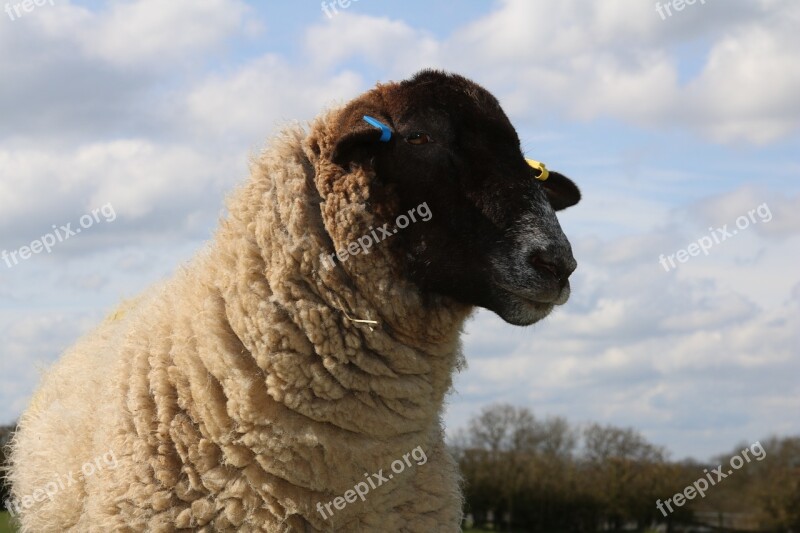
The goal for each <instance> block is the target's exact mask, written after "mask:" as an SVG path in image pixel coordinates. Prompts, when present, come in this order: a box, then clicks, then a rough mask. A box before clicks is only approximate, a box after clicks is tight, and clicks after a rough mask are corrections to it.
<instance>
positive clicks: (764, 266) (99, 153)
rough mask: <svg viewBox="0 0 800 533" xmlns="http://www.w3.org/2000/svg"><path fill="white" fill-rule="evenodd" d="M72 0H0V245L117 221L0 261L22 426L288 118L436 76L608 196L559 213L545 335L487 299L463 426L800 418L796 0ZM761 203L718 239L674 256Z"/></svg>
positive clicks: (696, 441) (677, 443)
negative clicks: (554, 291)
mask: <svg viewBox="0 0 800 533" xmlns="http://www.w3.org/2000/svg"><path fill="white" fill-rule="evenodd" d="M663 3H664V2H662V4H663ZM53 4H54V5H50V4H45V5H43V6H40V7H37V8H35V10H33V11H32V12H29V13H24V15H23V16H21V17H18V18H16V19H15V20H11V18H10V17H9V16H7V15H6V14H5V13H0V79H2V80H3V83H2V84H0V117H2V118H0V251H2V250H6V251H15V250H18V249H19V248H20V247H22V246H24V245H26V244H30V242H31V241H33V240H35V239H37V238H39V237H40V236H42V235H43V234H45V233H47V232H49V231H51V227H52V226H53V225H56V226H60V225H62V224H66V223H69V222H71V223H72V224H73V227H74V226H76V225H77V223H78V222H77V221H79V219H80V217H81V216H82V215H84V214H86V213H90V212H91V210H92V209H97V208H100V207H101V206H103V205H107V204H111V205H112V206H113V208H114V213H115V216H114V217H113V220H110V217H109V220H106V219H105V218H102V217H101V218H100V219H99V220H96V221H95V223H94V224H93V225H92V226H91V227H90V228H86V230H85V231H84V232H83V233H81V234H80V235H76V236H74V237H73V238H70V239H69V240H67V241H65V242H63V243H59V244H58V245H56V246H55V247H54V248H53V250H52V252H51V253H40V254H37V255H34V256H33V257H31V258H30V259H27V260H24V261H22V262H20V263H19V264H17V265H14V266H13V267H12V268H8V267H7V265H6V264H4V263H3V262H0V334H2V338H3V341H4V342H3V343H2V347H0V357H1V359H0V361H2V362H1V363H0V364H1V365H2V367H0V422H10V421H12V420H13V419H15V418H16V417H17V416H19V414H20V413H21V411H22V410H23V409H24V406H25V404H26V402H27V400H28V398H29V396H30V394H31V392H32V391H33V389H34V387H35V383H36V380H37V379H38V377H37V376H38V372H39V371H40V370H39V369H41V368H43V367H46V365H47V364H48V363H50V362H52V361H53V360H55V359H56V358H57V357H58V355H59V353H60V352H61V351H63V350H64V349H65V348H67V347H68V346H69V345H70V344H71V343H72V342H74V341H75V339H76V338H78V337H79V336H80V335H81V334H82V333H85V332H86V331H88V330H89V329H91V327H92V326H93V325H94V324H95V323H96V322H97V321H98V320H99V319H100V318H101V317H102V316H103V315H104V314H105V313H106V312H108V311H109V310H110V309H111V308H112V307H114V305H115V304H116V303H117V302H119V301H120V300H121V299H124V298H129V297H132V296H134V295H136V294H137V293H138V292H139V291H141V290H142V289H143V288H145V287H146V286H148V285H149V284H151V283H153V282H155V281H157V280H159V279H163V278H164V277H166V276H168V275H169V274H170V272H172V271H174V269H175V268H177V267H178V266H180V265H181V264H183V263H185V262H186V261H187V260H189V259H190V258H191V257H192V255H193V253H194V252H195V251H196V250H198V249H199V247H200V246H202V243H203V242H204V240H206V239H207V238H208V237H209V235H210V234H211V231H212V230H213V228H214V226H215V224H216V221H217V219H218V217H219V216H220V214H221V213H222V203H223V198H224V196H225V194H226V193H227V192H229V191H230V190H231V189H232V188H233V187H234V186H235V185H236V184H237V183H239V182H240V181H241V180H243V179H244V178H245V177H246V175H247V160H248V157H250V156H251V155H252V154H254V153H256V152H257V151H258V150H259V149H261V147H263V146H264V144H265V143H266V142H267V140H268V138H269V136H270V135H272V134H274V133H275V132H277V131H278V130H279V129H280V127H281V124H285V123H287V122H289V121H294V120H299V121H305V120H309V119H311V118H313V117H314V116H315V115H316V114H317V113H319V112H320V111H321V110H323V109H325V108H327V107H330V106H333V105H338V104H340V103H342V102H345V101H347V100H348V99H350V98H352V97H354V96H356V95H357V94H359V93H360V92H361V91H363V90H366V89H368V88H369V87H371V86H372V85H373V84H374V83H375V82H377V81H387V80H399V79H403V78H405V77H407V76H409V75H411V74H413V73H414V72H415V71H416V70H419V69H421V68H425V67H438V68H444V69H447V70H452V71H455V72H459V73H462V74H464V75H467V76H468V77H471V78H473V79H474V80H475V81H477V82H479V83H481V84H482V85H484V86H485V87H486V88H488V89H489V90H490V91H492V92H493V93H494V94H495V95H496V96H497V97H498V98H499V99H500V101H501V104H502V105H503V106H504V108H505V109H506V111H507V113H508V114H509V116H510V117H511V119H512V121H513V122H514V124H515V125H516V127H517V129H518V131H519V133H520V137H521V138H522V140H523V143H524V145H525V147H526V149H527V150H528V154H529V155H530V156H532V157H535V158H536V159H539V160H542V161H545V162H546V163H547V164H548V166H549V167H550V168H553V169H557V170H559V171H562V172H564V173H565V174H567V175H569V176H570V177H572V178H573V180H574V181H576V182H577V183H578V184H579V185H580V187H581V189H582V191H583V193H584V200H583V201H582V202H581V204H579V205H578V206H576V207H574V208H571V209H569V210H567V211H565V212H564V213H563V214H562V215H561V216H560V219H561V222H562V226H563V227H564V229H565V232H566V233H567V235H568V236H569V237H570V239H571V241H572V243H573V247H574V249H575V255H576V257H577V259H578V261H579V264H580V266H579V270H578V271H577V272H576V274H575V275H574V280H575V282H574V286H573V297H572V299H571V301H570V302H569V303H568V304H567V305H566V306H564V307H563V308H562V309H559V310H558V311H557V312H556V313H554V315H553V316H552V317H550V318H548V319H547V320H545V321H544V322H542V323H540V324H537V325H535V326H533V327H531V328H524V329H520V328H515V327H512V326H509V325H507V324H505V323H503V322H502V321H501V320H500V319H499V318H497V317H495V316H494V315H492V314H490V313H487V312H478V313H477V314H476V316H475V317H474V318H473V319H472V320H471V321H470V323H469V324H468V326H467V328H466V335H465V355H466V358H467V361H468V363H469V367H468V369H467V370H465V371H464V372H462V373H461V374H460V375H459V376H458V377H457V379H456V387H455V388H456V391H455V392H454V394H453V395H452V396H451V397H450V399H449V403H448V410H447V413H446V417H445V419H446V421H447V424H448V429H449V430H453V429H456V428H458V427H460V426H463V425H464V424H465V422H466V420H467V419H468V417H469V416H470V415H472V414H474V413H476V412H477V411H478V410H479V408H480V407H482V406H484V405H486V404H489V403H493V402H498V401H504V402H510V403H513V404H517V405H525V406H527V407H530V408H531V409H532V410H533V411H534V413H535V414H536V415H537V416H542V417H547V416H554V415H558V416H564V417H567V418H568V419H569V420H570V421H572V422H574V423H584V422H589V421H598V422H603V423H611V424H616V425H620V426H633V427H636V428H637V429H640V430H641V431H642V432H643V433H644V434H645V436H646V437H647V438H648V439H650V440H651V441H653V442H655V443H657V444H661V445H664V446H666V447H667V448H668V449H670V450H671V451H672V452H673V455H674V456H676V457H678V458H680V457H685V456H694V457H697V458H706V457H708V456H710V455H712V454H715V453H717V452H724V451H726V450H728V449H729V448H731V447H732V446H734V445H735V444H736V443H739V442H745V441H746V442H754V441H755V440H758V439H759V438H763V437H765V436H767V435H769V434H772V433H777V434H796V433H798V432H800V380H798V379H797V377H798V376H800V314H799V313H798V311H799V310H800V275H798V269H797V266H796V265H797V264H798V259H800V247H798V244H800V210H798V209H797V207H798V200H800V180H798V177H799V176H800V160H799V159H798V153H800V150H798V148H800V137H799V136H798V126H800V99H798V98H797V96H796V95H797V94H800V62H798V58H800V36H799V35H798V33H797V31H796V28H797V27H798V22H800V8H799V7H798V6H797V5H796V3H793V2H791V1H788V0H786V1H784V0H758V1H755V0H754V1H739V0H732V1H726V2H721V1H714V2H712V1H708V2H707V3H706V4H704V5H703V4H700V3H696V4H695V5H693V6H687V7H686V8H685V9H684V10H683V11H681V12H675V13H674V14H673V16H671V17H669V18H667V19H666V20H662V18H661V17H660V16H659V15H658V13H657V12H656V9H655V6H656V3H655V2H642V1H639V0H615V1H613V2H597V3H588V2H579V1H577V0H564V1H561V2H546V1H537V0H530V1H525V0H505V1H496V2H437V3H433V2H421V1H413V0H412V1H405V2H379V1H377V0H359V1H357V2H353V3H352V4H351V5H350V6H349V7H348V8H346V9H341V8H339V11H340V12H339V13H338V14H336V15H335V16H333V17H331V18H328V17H327V16H326V15H325V14H324V12H323V10H322V9H321V7H320V3H319V2H253V3H246V2H240V1H235V0H229V1H224V0H208V1H203V2H194V1H189V0H176V1H174V2H169V3H166V2H160V3H159V2H155V1H154V0H147V1H124V2H123V1H118V2H116V1H115V2H67V1H59V0H55V1H54V2H53ZM4 5H5V4H4V3H0V6H4ZM763 205H766V206H767V209H768V210H769V213H770V216H769V217H761V218H759V217H758V216H757V215H755V218H753V219H751V221H750V223H749V224H748V226H747V227H746V228H744V229H742V230H741V232H740V233H739V234H737V235H735V236H734V237H732V238H730V239H728V240H726V241H724V242H721V243H719V244H718V245H714V247H713V248H711V249H709V253H708V255H702V254H701V255H698V256H696V257H691V258H690V259H689V260H688V261H687V262H686V263H682V264H679V265H678V267H677V268H675V269H672V270H671V271H669V272H665V271H664V269H663V268H662V267H661V266H660V265H659V256H660V255H662V254H664V255H670V254H675V253H676V252H677V250H679V249H685V248H687V247H688V245H689V244H690V243H692V242H696V241H697V240H698V239H701V238H702V237H704V236H706V235H708V234H709V233H710V231H709V227H711V228H719V227H722V226H723V225H725V224H728V225H729V226H730V227H733V225H735V221H736V219H737V217H739V216H742V215H747V213H748V211H749V210H753V209H756V208H757V206H763ZM762 212H764V211H763V208H762ZM767 218H769V220H767Z"/></svg>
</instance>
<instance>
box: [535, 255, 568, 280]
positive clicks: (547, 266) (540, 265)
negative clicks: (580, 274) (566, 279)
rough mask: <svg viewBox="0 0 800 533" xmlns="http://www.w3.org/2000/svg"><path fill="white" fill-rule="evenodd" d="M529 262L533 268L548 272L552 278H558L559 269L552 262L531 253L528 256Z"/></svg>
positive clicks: (559, 276)
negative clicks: (529, 256)
mask: <svg viewBox="0 0 800 533" xmlns="http://www.w3.org/2000/svg"><path fill="white" fill-rule="evenodd" d="M530 263H531V266H532V267H533V268H535V269H536V270H544V271H545V272H549V273H550V274H551V275H552V276H553V277H554V278H556V279H558V280H560V279H561V274H560V273H559V269H558V267H557V266H556V265H554V264H553V263H548V262H547V261H545V260H544V259H542V258H541V257H539V256H537V255H532V256H531V258H530Z"/></svg>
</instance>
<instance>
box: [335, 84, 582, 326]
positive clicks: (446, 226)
mask: <svg viewBox="0 0 800 533" xmlns="http://www.w3.org/2000/svg"><path fill="white" fill-rule="evenodd" d="M364 115H368V116H371V117H375V118H376V119H378V120H379V121H381V122H382V123H384V124H386V125H387V126H388V127H389V128H390V129H391V132H392V134H391V138H389V139H388V140H387V139H386V134H385V132H383V139H382V138H381V137H382V132H381V130H380V129H379V128H376V127H375V126H374V125H371V124H369V123H368V122H367V121H365V120H364V119H363V117H364ZM340 116H341V121H340V123H339V124H338V130H337V134H336V139H337V140H336V144H335V146H334V147H333V150H332V154H331V159H332V160H333V162H334V163H336V164H337V165H340V166H341V167H343V168H345V169H346V168H349V166H350V165H366V166H369V167H371V170H372V171H373V172H374V175H375V179H374V183H373V184H371V185H370V187H371V193H370V209H373V210H374V211H375V212H376V213H377V214H378V215H379V216H380V217H381V218H382V219H383V220H387V221H394V217H395V216H397V215H400V214H407V213H408V212H409V211H411V210H413V209H415V208H418V209H419V206H425V209H426V211H427V212H428V213H429V214H430V216H429V217H428V218H429V220H427V221H425V222H421V221H419V220H418V221H417V222H416V223H411V224H409V225H408V227H406V228H405V229H403V230H402V231H399V232H398V233H397V234H396V235H394V236H393V237H392V239H391V240H390V241H391V242H387V243H384V244H382V245H390V246H392V247H393V248H394V250H395V251H396V252H397V257H398V258H399V259H400V260H401V261H403V267H404V270H405V271H406V272H408V276H409V278H410V279H411V280H412V281H413V282H414V283H415V284H416V285H417V286H419V288H420V289H421V290H422V291H423V292H424V293H430V294H441V295H445V296H449V297H452V298H454V299H456V300H458V301H460V302H462V303H465V304H469V305H477V306H481V307H485V308H487V309H489V310H491V311H494V312H495V313H497V314H498V315H499V316H500V317H502V318H503V319H504V320H506V321H507V322H510V323H512V324H518V325H527V324H532V323H534V322H536V321H538V320H540V319H542V318H544V317H545V316H547V314H548V313H550V311H551V310H552V309H553V306H555V305H560V304H563V303H564V302H566V301H567V298H568V297H569V293H570V287H569V281H568V279H569V276H570V274H572V272H573V271H574V270H575V267H576V266H577V264H576V262H575V259H574V258H573V256H572V249H571V247H570V244H569V241H568V240H567V238H566V236H565V235H564V233H563V232H562V230H561V227H560V225H559V223H558V219H557V218H556V214H555V211H558V210H560V209H564V208H566V207H569V206H571V205H574V204H576V203H577V202H578V200H580V193H579V191H578V188H577V187H576V186H575V184H574V183H572V182H571V181H570V180H569V179H568V178H566V177H564V176H562V175H561V174H559V173H557V172H550V175H549V177H548V179H547V180H545V181H541V180H538V179H536V178H537V175H538V173H539V171H537V170H535V169H533V168H531V166H529V165H528V163H527V162H526V160H525V157H524V155H523V153H522V150H521V147H520V141H519V137H518V136H517V133H516V131H515V129H514V127H513V126H512V125H511V122H510V121H509V120H508V117H506V115H505V113H504V112H503V110H502V109H501V108H500V105H499V103H498V101H497V99H495V98H494V97H493V96H492V95H491V94H490V93H489V92H488V91H486V90H485V89H483V88H482V87H480V86H479V85H477V84H475V83H473V82H471V81H469V80H467V79H465V78H463V77H461V76H458V75H452V74H445V73H442V72H437V71H422V72H420V73H419V74H417V75H416V76H414V77H413V78H411V79H409V80H406V81H403V82H401V83H391V84H385V85H379V86H378V87H376V88H375V89H373V90H372V91H369V92H368V93H366V94H364V95H362V96H361V97H359V98H358V99H356V100H354V101H353V102H351V103H350V104H349V105H348V106H347V107H346V108H345V109H344V111H343V113H342V114H341V115H340ZM420 214H421V215H423V216H422V217H419V216H418V219H419V218H423V219H424V218H425V217H424V214H425V213H420Z"/></svg>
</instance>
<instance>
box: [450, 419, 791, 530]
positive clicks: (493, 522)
mask: <svg viewBox="0 0 800 533" xmlns="http://www.w3.org/2000/svg"><path fill="white" fill-rule="evenodd" d="M450 447H451V450H452V452H453V454H454V455H455V457H456V459H457V460H458V464H459V466H460V468H461V472H462V476H463V478H464V481H463V483H464V494H465V500H466V502H465V514H467V515H468V516H469V517H471V519H472V520H471V521H472V522H474V525H475V526H476V527H492V528H493V529H499V530H501V531H531V532H538V531H542V532H558V531H622V530H636V531H644V530H646V529H650V528H653V527H656V526H659V525H662V527H663V528H665V529H666V531H675V530H679V529H681V530H682V529H687V526H692V525H693V526H695V527H696V526H698V525H703V526H705V527H706V528H710V529H717V530H726V531H735V530H743V531H744V530H747V531H776V532H777V531H781V532H787V533H789V532H800V436H796V437H785V438H777V437H772V438H767V439H764V440H761V441H758V444H757V445H756V444H754V443H747V444H742V445H740V446H737V447H734V448H733V449H732V451H731V452H729V453H723V454H721V455H720V456H718V457H716V458H714V460H713V461H712V462H713V464H704V463H700V462H697V461H694V460H685V461H680V462H673V461H670V460H669V458H668V454H667V451H666V450H665V449H664V448H663V447H660V446H656V445H654V444H651V443H649V442H647V440H646V439H645V438H644V437H643V436H642V435H641V434H640V433H639V432H637V431H635V430H633V429H629V428H618V427H613V426H608V425H600V424H590V425H586V426H582V427H577V426H573V425H571V424H569V423H568V422H567V421H566V420H565V419H563V418H559V417H555V418H548V419H545V420H539V419H537V418H535V417H534V415H533V414H532V413H531V411H530V410H528V409H526V408H524V407H514V406H511V405H495V406H491V407H487V408H485V409H484V410H483V411H482V412H481V413H480V414H478V415H476V416H474V417H473V418H472V419H471V420H470V422H469V424H468V427H466V428H464V429H462V430H460V431H459V432H458V433H457V434H456V436H455V438H454V439H452V440H451V443H450ZM745 448H747V452H746V453H742V451H743V449H745ZM751 448H752V449H751ZM753 450H755V452H758V453H754V452H753ZM761 451H763V457H761V454H760V452H761ZM734 456H737V457H738V459H736V460H734V461H733V463H734V467H731V466H730V463H731V462H732V459H731V458H733V457H734ZM745 456H746V457H747V459H748V460H747V461H745ZM759 457H761V458H760V459H759ZM739 463H741V464H739ZM720 465H722V467H723V469H722V470H719V468H718V467H719V466H720ZM737 466H738V469H735V467H737ZM717 470H719V474H717V473H716V472H717ZM728 470H734V472H733V473H732V474H728ZM720 475H721V476H723V477H722V478H720ZM717 478H719V479H717ZM703 480H704V481H703ZM712 482H713V484H712ZM704 485H706V486H707V489H706V490H704V491H703V496H702V497H701V496H700V494H699V492H698V489H702V488H703V486H704ZM687 488H688V490H687ZM677 494H680V496H679V497H675V495H677ZM687 496H692V498H691V499H689V498H687ZM668 499H669V500H670V506H665V505H664V502H665V501H666V500H668ZM658 502H660V503H661V509H662V510H659V507H658V506H657V503H658ZM678 503H680V505H677V504H678ZM669 509H671V512H670V511H669Z"/></svg>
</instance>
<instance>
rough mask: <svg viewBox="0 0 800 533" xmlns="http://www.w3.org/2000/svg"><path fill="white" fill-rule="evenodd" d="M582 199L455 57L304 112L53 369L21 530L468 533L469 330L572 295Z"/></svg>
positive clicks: (540, 314)
mask: <svg viewBox="0 0 800 533" xmlns="http://www.w3.org/2000/svg"><path fill="white" fill-rule="evenodd" d="M365 116H366V117H369V118H370V119H372V120H371V121H367V120H366V119H365V118H364V117H365ZM375 124H377V126H378V127H376V126H375ZM387 137H388V138H387ZM537 177H539V178H543V177H546V178H547V179H546V180H544V181H542V180H541V179H536V178H537ZM579 199H580V193H579V191H578V188H577V187H576V186H575V184H574V183H573V182H572V181H570V180H569V179H568V178H566V177H565V176H563V175H561V174H559V173H558V172H552V171H550V172H549V175H547V176H545V175H544V167H542V166H539V167H538V168H536V169H534V168H531V166H530V165H529V164H528V163H527V162H526V160H525V158H524V156H523V153H522V150H521V148H520V143H519V139H518V137H517V134H516V131H515V130H514V128H513V126H512V125H511V123H510V121H509V119H508V118H507V116H506V115H505V113H504V112H503V110H502V109H501V107H500V104H499V103H498V101H497V99H496V98H494V97H493V96H492V95H491V94H490V93H489V92H488V91H487V90H486V89H484V88H483V87H481V86H479V85H477V84H476V83H474V82H472V81H470V80H468V79H466V78H464V77H461V76H459V75H456V74H450V73H445V72H441V71H435V70H424V71H421V72H419V73H418V74H416V75H415V76H413V77H412V78H410V79H408V80H405V81H402V82H392V83H386V84H378V85H377V86H376V87H375V88H373V89H371V90H370V91H368V92H366V93H364V94H363V95H361V96H359V97H358V98H356V99H355V100H353V101H351V102H350V103H348V104H346V105H345V106H344V107H342V108H338V109H332V110H329V111H327V112H325V113H323V114H321V115H320V116H319V117H318V118H316V119H315V120H314V121H313V122H312V123H311V124H310V127H309V129H308V131H307V132H306V131H305V130H304V129H303V128H302V127H301V126H298V125H295V126H290V127H288V128H286V129H285V130H284V131H283V132H282V133H281V134H280V135H278V136H277V137H276V138H274V139H273V140H272V141H271V142H270V144H269V145H268V148H267V149H265V151H263V152H262V153H261V154H260V155H259V157H258V158H257V159H256V160H255V161H254V162H253V163H252V168H251V176H250V178H249V180H247V182H246V183H245V184H244V185H243V186H241V187H240V188H239V189H238V190H237V191H235V193H234V194H233V195H232V197H231V198H230V199H229V201H228V213H227V215H226V216H225V217H224V219H223V220H222V221H221V222H220V226H219V228H218V229H217V231H216V232H215V235H214V237H213V239H212V241H211V242H210V244H209V245H208V247H207V248H206V249H204V250H203V251H202V252H201V253H200V254H199V255H198V256H196V257H195V258H194V259H193V260H192V261H191V263H189V264H188V265H187V266H186V267H185V268H183V269H181V270H180V271H179V272H178V273H177V274H176V275H175V276H174V277H173V278H172V279H170V280H169V281H166V282H164V283H162V284H161V285H159V286H156V287H154V288H151V289H150V290H148V291H146V292H145V293H144V294H143V295H141V296H140V297H138V298H137V299H135V300H134V301H131V302H127V303H126V304H124V305H123V306H122V307H121V308H120V309H118V310H116V311H115V312H114V313H112V315H111V316H110V317H109V318H107V319H106V320H105V321H104V322H103V323H101V324H100V325H99V326H98V327H97V329H95V330H94V331H93V332H91V333H90V334H89V335H87V336H86V337H84V338H83V339H82V340H80V341H79V342H78V343H77V344H76V345H75V346H74V347H73V348H72V349H71V350H69V351H68V352H67V353H65V354H64V356H63V357H62V358H61V359H60V360H59V361H58V362H57V363H56V364H54V366H53V367H52V369H51V370H50V371H49V372H47V373H46V375H45V376H44V377H43V379H42V383H41V385H40V387H39V389H38V391H37V392H36V393H35V395H34V397H33V399H32V401H31V404H30V406H29V407H28V409H27V411H26V412H25V413H24V414H23V415H22V417H21V419H20V422H19V430H18V432H17V434H16V437H15V440H14V443H13V450H12V455H13V457H12V466H11V472H10V479H11V481H12V494H13V498H14V499H13V500H12V505H11V510H12V512H15V514H17V515H18V518H19V519H20V521H21V526H22V531H23V532H28V531H36V532H46V531H81V532H84V531H89V532H92V531H102V532H107V531H176V530H181V529H183V530H186V529H192V530H195V531H206V532H207V531H270V532H272V531H275V532H277V531H281V532H284V531H411V532H430V531H459V530H460V522H461V517H462V511H461V508H462V499H461V492H460V488H459V475H458V469H457V465H456V464H455V462H454V460H453V459H452V458H451V457H450V455H448V452H447V450H446V447H445V444H444V434H443V428H442V422H441V415H442V410H443V403H444V399H445V396H446V394H447V393H448V391H449V390H450V388H451V383H452V375H453V374H454V372H455V371H456V370H458V369H459V368H461V367H462V365H463V364H464V360H463V356H462V353H461V347H460V341H459V336H460V333H461V330H462V327H463V324H464V322H465V320H466V319H467V317H468V316H469V315H470V314H471V313H472V311H473V310H474V309H475V308H476V307H484V308H486V309H489V310H491V311H493V312H495V313H496V314H498V315H499V316H500V317H501V318H502V319H504V320H505V321H507V322H509V323H511V324H517V325H528V324H532V323H534V322H537V321H539V320H541V319H542V318H544V317H545V316H547V315H548V314H549V313H550V312H551V310H552V309H553V308H554V306H556V305H560V304H563V303H564V302H565V301H566V300H567V298H568V296H569V290H570V289H569V280H568V278H569V276H570V274H571V273H572V271H573V270H574V269H575V267H576V262H575V259H574V258H573V255H572V251H571V248H570V244H569V241H568V240H567V238H566V236H565V235H564V233H563V232H562V230H561V227H560V226H559V223H558V220H557V218H556V215H555V211H557V210H561V209H564V208H566V207H569V206H571V205H574V204H575V203H577V202H578V201H579ZM423 207H424V209H423ZM426 213H427V214H428V215H429V216H427V217H426V216H425V214H426ZM401 214H402V215H403V216H406V222H405V227H402V228H399V227H397V225H399V221H400V220H401V219H400V216H399V215H401ZM414 215H417V216H414ZM411 217H414V218H415V221H414V222H411ZM396 223H397V224H396ZM378 230H380V231H378ZM365 236H370V237H371V238H373V240H374V241H375V242H373V243H372V244H371V246H370V247H369V248H367V247H365V246H364V247H362V246H360V245H359V244H355V245H354V243H362V242H364V243H365V242H366V239H365ZM379 237H380V238H381V239H380V240H375V239H377V238H379ZM359 239H361V240H359ZM342 259H346V260H342ZM87 465H88V467H87Z"/></svg>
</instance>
